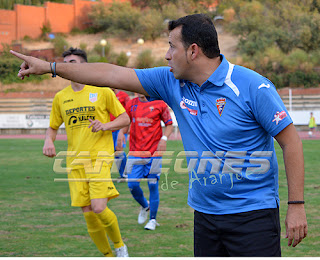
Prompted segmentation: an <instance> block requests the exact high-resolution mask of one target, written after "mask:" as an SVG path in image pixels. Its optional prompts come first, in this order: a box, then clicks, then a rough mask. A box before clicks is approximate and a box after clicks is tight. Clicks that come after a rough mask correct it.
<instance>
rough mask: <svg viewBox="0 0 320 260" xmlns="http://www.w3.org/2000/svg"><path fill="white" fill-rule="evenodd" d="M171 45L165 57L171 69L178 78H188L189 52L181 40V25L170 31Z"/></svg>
mask: <svg viewBox="0 0 320 260" xmlns="http://www.w3.org/2000/svg"><path fill="white" fill-rule="evenodd" d="M169 45H170V47H169V50H168V51H167V53H166V56H165V58H166V60H167V61H168V66H169V67H171V68H170V71H171V72H172V73H173V75H174V77H175V78H176V79H188V78H187V75H188V70H189V69H190V64H189V62H188V57H187V52H186V50H185V48H184V46H183V44H182V41H181V26H179V27H177V28H175V29H173V30H172V31H171V32H170V33H169Z"/></svg>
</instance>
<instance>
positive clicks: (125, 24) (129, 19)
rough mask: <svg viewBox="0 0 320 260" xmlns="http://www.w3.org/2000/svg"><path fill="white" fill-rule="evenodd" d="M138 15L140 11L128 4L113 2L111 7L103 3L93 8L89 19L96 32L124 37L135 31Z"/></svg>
mask: <svg viewBox="0 0 320 260" xmlns="http://www.w3.org/2000/svg"><path fill="white" fill-rule="evenodd" d="M140 15H141V14H140V10H139V9H138V8H135V7H132V6H131V5H130V4H129V3H117V2H114V3H113V4H112V5H111V6H109V5H104V4H103V3H101V4H98V5H95V6H93V7H92V11H91V12H90V14H89V17H90V19H91V20H92V22H93V28H94V30H95V31H96V32H101V31H106V32H108V33H111V34H117V35H121V34H122V35H123V36H126V35H127V34H128V33H129V34H132V33H134V32H135V31H136V26H137V24H138V21H139V17H140Z"/></svg>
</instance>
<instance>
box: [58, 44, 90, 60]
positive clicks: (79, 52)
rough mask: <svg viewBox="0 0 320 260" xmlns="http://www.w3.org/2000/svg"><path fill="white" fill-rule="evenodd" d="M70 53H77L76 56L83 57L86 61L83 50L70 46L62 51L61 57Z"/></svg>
mask: <svg viewBox="0 0 320 260" xmlns="http://www.w3.org/2000/svg"><path fill="white" fill-rule="evenodd" d="M70 55H77V56H79V57H81V58H83V59H84V61H85V62H88V59H87V53H86V52H85V51H83V50H80V49H77V48H73V47H70V48H69V50H67V51H65V52H64V53H62V57H63V58H64V57H67V56H70Z"/></svg>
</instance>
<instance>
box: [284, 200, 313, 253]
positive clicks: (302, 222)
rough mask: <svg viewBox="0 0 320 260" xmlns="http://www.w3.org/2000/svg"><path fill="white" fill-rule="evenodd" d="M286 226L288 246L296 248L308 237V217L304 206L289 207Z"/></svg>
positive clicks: (293, 205) (292, 205) (294, 205)
mask: <svg viewBox="0 0 320 260" xmlns="http://www.w3.org/2000/svg"><path fill="white" fill-rule="evenodd" d="M285 225H286V238H288V246H291V245H292V246H293V247H295V246H296V245H298V244H299V243H300V242H301V241H302V239H304V238H305V237H306V236H307V233H308V225H307V217H306V213H305V210H304V205H303V204H290V205H288V211H287V217H286V220H285ZM292 242H293V243H292Z"/></svg>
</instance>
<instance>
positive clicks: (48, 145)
mask: <svg viewBox="0 0 320 260" xmlns="http://www.w3.org/2000/svg"><path fill="white" fill-rule="evenodd" d="M42 153H43V154H44V155H45V156H48V157H55V156H56V148H55V147H54V144H53V142H52V140H51V139H46V140H45V141H44V146H43V149H42Z"/></svg>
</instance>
